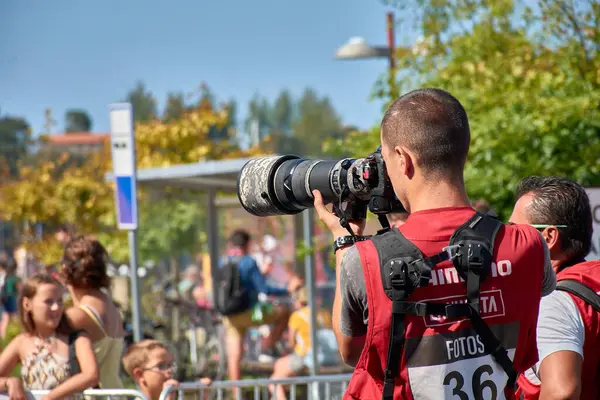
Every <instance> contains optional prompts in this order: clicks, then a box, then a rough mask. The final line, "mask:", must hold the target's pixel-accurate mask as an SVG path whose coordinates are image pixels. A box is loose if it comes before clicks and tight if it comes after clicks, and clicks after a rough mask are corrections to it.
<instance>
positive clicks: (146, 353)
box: [123, 340, 211, 400]
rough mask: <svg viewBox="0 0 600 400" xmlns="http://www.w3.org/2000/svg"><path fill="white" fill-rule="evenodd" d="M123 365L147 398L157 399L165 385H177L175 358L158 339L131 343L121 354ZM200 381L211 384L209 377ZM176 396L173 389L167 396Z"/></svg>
mask: <svg viewBox="0 0 600 400" xmlns="http://www.w3.org/2000/svg"><path fill="white" fill-rule="evenodd" d="M123 366H124V367H125V371H126V372H127V374H129V376H131V377H132V378H133V380H134V381H135V383H136V384H137V385H138V387H139V389H140V391H141V392H142V393H143V394H144V396H146V398H147V399H148V400H158V399H159V398H160V394H161V392H162V391H163V390H165V389H166V388H167V387H169V386H175V387H178V386H179V382H178V381H177V380H176V379H175V378H174V376H175V374H176V373H177V364H176V363H175V358H174V357H173V355H172V354H171V353H170V352H169V348H168V347H167V346H166V345H165V344H163V343H161V342H159V341H158V340H143V341H141V342H139V343H134V344H133V345H131V346H130V347H129V349H127V352H126V353H125V356H123ZM200 382H201V383H203V384H205V385H207V386H208V385H210V384H211V380H210V379H209V378H202V379H200ZM176 397H177V392H176V391H175V392H173V393H172V395H171V396H170V397H169V398H176Z"/></svg>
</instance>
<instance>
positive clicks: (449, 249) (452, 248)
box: [442, 244, 462, 260]
mask: <svg viewBox="0 0 600 400" xmlns="http://www.w3.org/2000/svg"><path fill="white" fill-rule="evenodd" d="M461 247H462V246H461V245H460V244H451V245H448V246H446V247H444V248H443V249H442V251H445V252H446V254H447V255H448V260H454V259H455V258H456V257H458V256H460V252H459V251H458V250H460V248H461Z"/></svg>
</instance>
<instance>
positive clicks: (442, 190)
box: [409, 181, 471, 213]
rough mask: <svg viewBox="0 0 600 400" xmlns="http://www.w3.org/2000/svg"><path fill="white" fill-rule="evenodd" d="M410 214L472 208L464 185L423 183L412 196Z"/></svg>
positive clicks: (439, 182) (441, 182) (445, 182)
mask: <svg viewBox="0 0 600 400" xmlns="http://www.w3.org/2000/svg"><path fill="white" fill-rule="evenodd" d="M409 201H410V212H411V213H414V212H417V211H423V210H432V209H435V208H447V207H470V206H471V203H470V202H469V197H468V196H467V192H466V190H465V187H464V184H463V183H459V184H456V183H450V182H448V181H437V182H426V181H425V182H423V183H422V184H420V185H419V186H418V187H417V188H416V189H415V191H414V193H412V194H411V198H410V199H409Z"/></svg>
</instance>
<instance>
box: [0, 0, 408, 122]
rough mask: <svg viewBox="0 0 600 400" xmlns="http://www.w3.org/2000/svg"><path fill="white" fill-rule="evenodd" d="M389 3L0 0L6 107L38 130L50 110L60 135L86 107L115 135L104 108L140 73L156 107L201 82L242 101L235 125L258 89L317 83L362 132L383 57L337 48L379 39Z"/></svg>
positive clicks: (372, 117)
mask: <svg viewBox="0 0 600 400" xmlns="http://www.w3.org/2000/svg"><path fill="white" fill-rule="evenodd" d="M386 11H387V9H386V7H385V6H383V5H382V4H381V2H379V1H378V0H303V1H288V0H253V1H244V0H235V1H231V0H230V1H218V0H212V1H208V0H174V1H171V2H167V1H154V0H152V1H151V0H127V1H117V0H103V1H81V0H54V1H48V0H31V1H21V0H2V1H0V51H1V53H0V54H2V56H1V57H0V112H1V113H2V114H11V115H21V116H24V117H25V118H27V120H28V121H29V122H30V123H31V125H32V128H33V131H34V132H35V133H39V132H40V131H42V128H43V124H44V110H45V109H46V108H51V109H52V110H53V113H54V119H56V120H57V121H58V126H57V127H55V128H54V132H60V131H62V129H63V119H64V113H65V111H66V110H67V109H68V108H75V107H79V108H83V109H85V110H87V111H88V112H89V113H90V114H91V116H92V118H93V122H94V129H93V130H94V131H108V129H109V123H108V111H107V106H108V104H109V103H111V102H115V101H120V100H122V99H123V98H124V96H125V94H126V93H127V92H128V90H129V89H131V88H132V87H133V86H134V84H135V82H136V81H137V80H143V81H144V82H145V83H146V85H147V87H148V88H149V89H150V90H151V91H152V92H153V93H154V94H155V96H156V97H157V98H158V100H159V105H160V106H162V105H163V104H164V100H165V98H166V94H167V92H169V91H178V90H183V91H186V92H187V91H190V90H193V89H194V88H196V87H197V86H198V85H199V84H200V83H201V82H202V81H205V82H206V83H207V84H208V85H209V86H210V87H211V88H212V90H213V92H214V93H215V95H216V96H217V98H218V99H220V100H226V99H229V98H232V97H233V98H235V99H236V100H237V101H238V104H239V109H240V110H239V113H238V119H239V120H240V121H241V120H243V118H244V117H245V114H246V108H247V107H246V105H247V103H248V100H249V99H250V98H251V97H252V96H253V94H254V93H256V92H260V93H261V94H263V95H265V96H267V98H269V99H273V98H275V96H276V95H277V94H278V93H279V91H280V90H281V89H282V88H289V89H290V90H291V91H292V93H293V94H294V95H299V94H300V93H301V91H302V89H303V88H304V87H306V86H312V87H314V88H315V89H316V90H317V91H318V92H319V93H320V94H327V95H328V96H330V98H331V100H332V102H333V104H334V106H335V107H336V109H337V110H338V112H339V113H340V115H341V116H342V118H343V121H344V122H345V123H347V124H354V125H357V126H359V127H361V128H366V127H369V126H372V125H373V124H375V123H376V122H378V120H379V119H380V117H381V103H379V102H373V101H370V93H371V89H372V87H373V83H374V82H375V80H376V79H377V78H378V77H379V76H380V74H382V73H383V72H384V71H385V70H386V68H387V63H386V61H385V60H358V61H336V60H334V59H333V55H334V53H335V50H336V49H337V48H338V47H339V46H340V45H341V44H343V43H345V42H346V41H347V40H348V39H349V38H350V37H352V36H363V37H365V38H366V39H367V41H368V42H369V43H370V44H373V45H384V44H385V43H386V32H385V29H386V28H385V26H386V25H385V12H386ZM400 39H401V38H397V42H398V41H399V40H400Z"/></svg>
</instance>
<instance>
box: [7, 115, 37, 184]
mask: <svg viewBox="0 0 600 400" xmlns="http://www.w3.org/2000/svg"><path fill="white" fill-rule="evenodd" d="M30 144H31V129H30V127H29V123H28V122H27V121H25V120H24V119H23V118H18V117H12V116H9V115H5V116H3V117H0V183H1V182H2V181H3V180H5V179H9V178H14V177H16V176H17V174H18V161H19V160H20V159H22V158H24V157H25V155H26V154H27V153H28V150H29V145H30Z"/></svg>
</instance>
